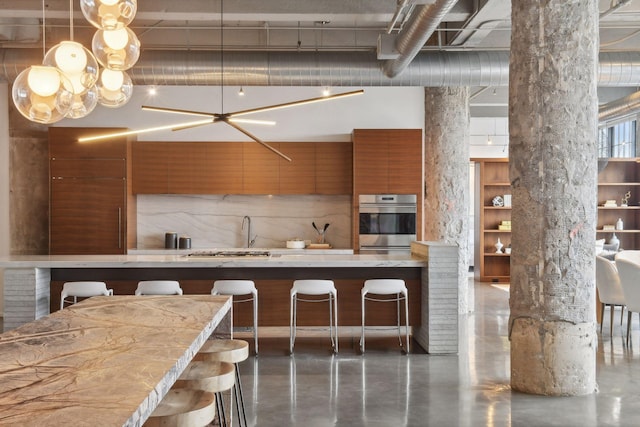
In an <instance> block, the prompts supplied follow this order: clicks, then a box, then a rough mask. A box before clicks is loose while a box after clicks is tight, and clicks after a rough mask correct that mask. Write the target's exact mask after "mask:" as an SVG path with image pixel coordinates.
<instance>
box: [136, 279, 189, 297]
mask: <svg viewBox="0 0 640 427" xmlns="http://www.w3.org/2000/svg"><path fill="white" fill-rule="evenodd" d="M135 294H136V295H182V289H181V288H180V283H178V282H177V281H175V280H143V281H141V282H138V288H137V289H136V292H135Z"/></svg>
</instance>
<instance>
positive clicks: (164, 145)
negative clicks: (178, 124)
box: [132, 142, 170, 194]
mask: <svg viewBox="0 0 640 427" xmlns="http://www.w3.org/2000/svg"><path fill="white" fill-rule="evenodd" d="M169 144H170V143H168V142H136V143H135V144H133V147H132V157H133V159H132V176H133V184H132V188H133V193H134V194H167V193H169V159H170V153H169Z"/></svg>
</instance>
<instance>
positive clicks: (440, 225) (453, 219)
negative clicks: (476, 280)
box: [423, 87, 473, 313]
mask: <svg viewBox="0 0 640 427" xmlns="http://www.w3.org/2000/svg"><path fill="white" fill-rule="evenodd" d="M424 116H425V123H424V129H425V135H424V144H425V145H424V158H425V163H424V165H425V168H424V170H425V193H426V194H425V200H424V216H423V218H425V220H424V240H433V241H444V242H447V243H455V244H457V245H458V250H459V252H458V255H459V256H458V277H459V284H458V312H459V313H467V312H468V311H470V310H471V309H472V308H473V307H472V305H473V304H472V302H470V301H473V300H472V298H470V293H469V279H468V277H469V274H468V273H469V259H468V253H467V252H468V247H469V243H468V239H469V116H470V114H469V88H468V87H445V88H438V87H427V88H425V90H424Z"/></svg>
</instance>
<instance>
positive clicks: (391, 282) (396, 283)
mask: <svg viewBox="0 0 640 427" xmlns="http://www.w3.org/2000/svg"><path fill="white" fill-rule="evenodd" d="M361 294H362V335H361V336H360V351H361V352H362V353H364V329H365V301H366V300H369V301H381V302H390V301H395V302H396V304H397V316H398V325H397V328H398V341H400V347H402V338H401V336H400V301H402V300H404V319H405V332H406V341H407V346H406V353H407V354H408V353H409V293H408V291H407V287H406V286H405V283H404V280H402V279H369V280H366V281H365V282H364V286H363V288H362V291H361ZM369 294H374V295H394V294H395V298H392V299H390V298H374V297H371V296H369Z"/></svg>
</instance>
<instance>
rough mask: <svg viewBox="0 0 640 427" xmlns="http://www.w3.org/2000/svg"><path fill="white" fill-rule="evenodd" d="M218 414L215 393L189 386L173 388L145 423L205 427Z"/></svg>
mask: <svg viewBox="0 0 640 427" xmlns="http://www.w3.org/2000/svg"><path fill="white" fill-rule="evenodd" d="M215 416H216V398H215V396H214V394H213V393H211V392H208V391H204V390H192V389H187V388H179V389H171V390H169V391H168V392H167V394H166V395H165V396H164V397H163V398H162V400H161V401H160V403H159V404H158V406H157V407H156V409H155V410H154V411H153V413H152V414H151V415H150V416H149V418H148V419H147V421H146V422H145V423H144V424H143V425H144V426H145V427H160V426H175V427H180V426H193V427H200V426H202V427H204V426H207V425H209V424H210V423H211V421H213V419H214V418H215Z"/></svg>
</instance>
